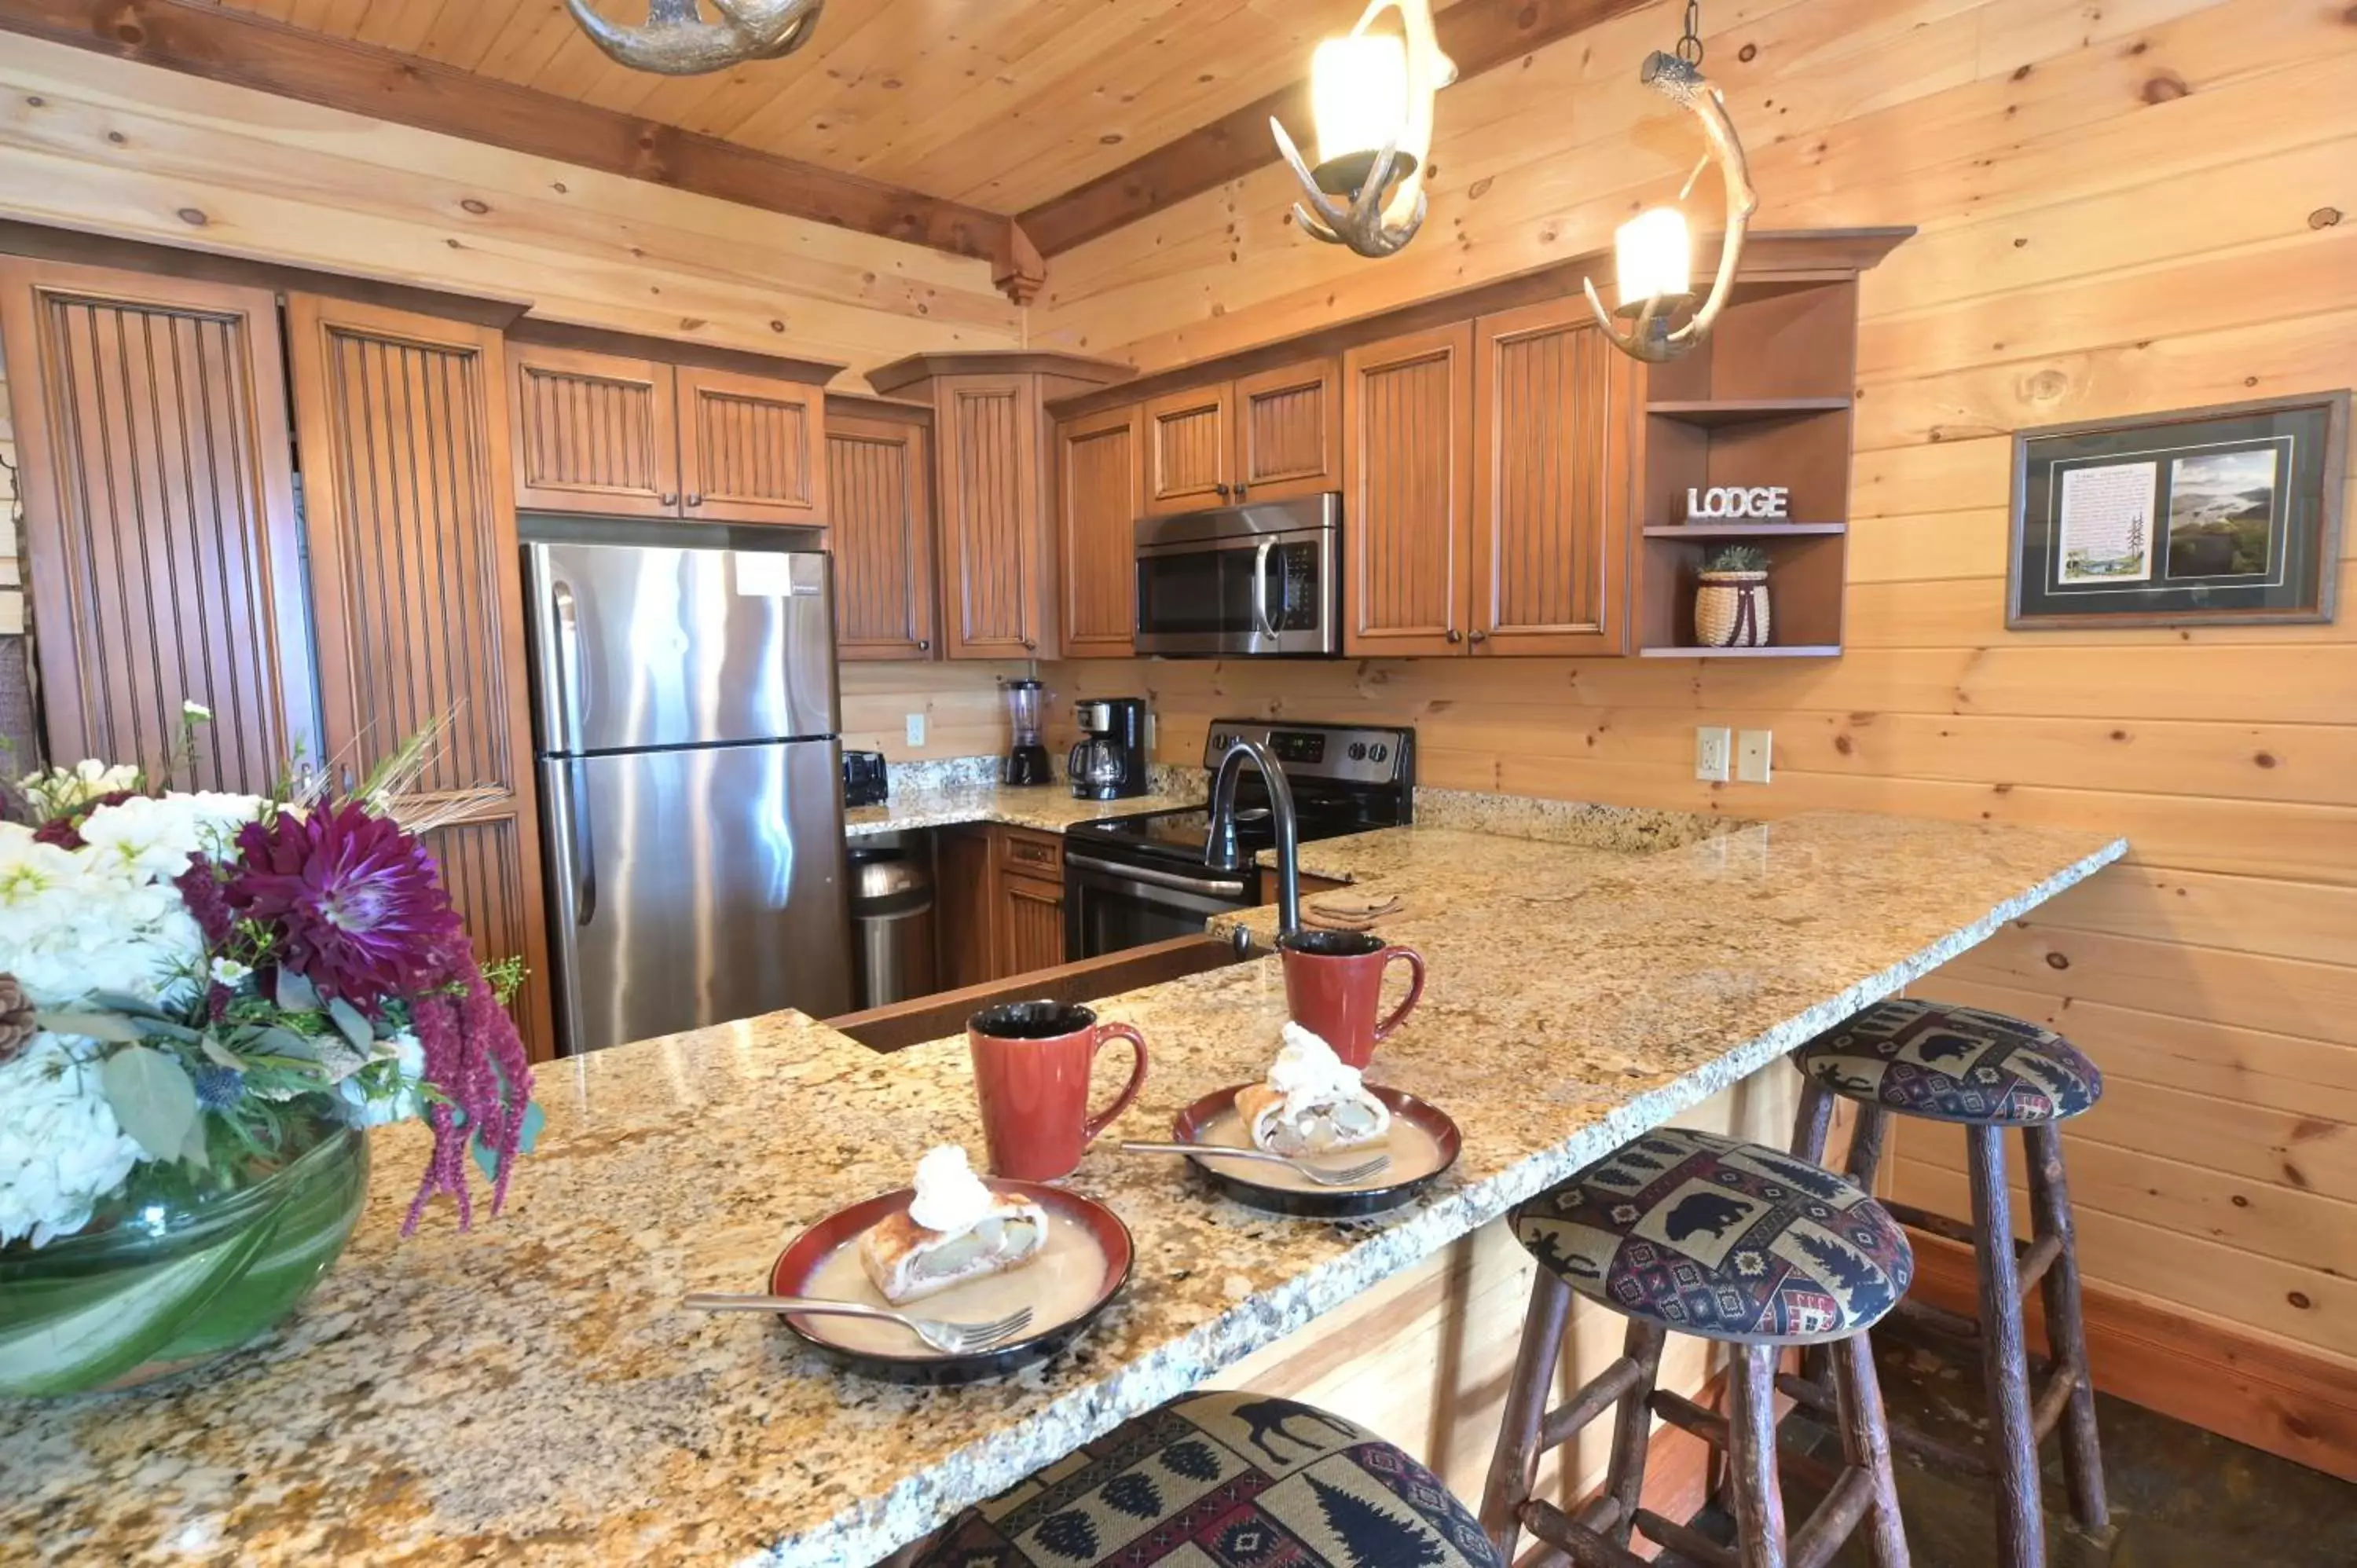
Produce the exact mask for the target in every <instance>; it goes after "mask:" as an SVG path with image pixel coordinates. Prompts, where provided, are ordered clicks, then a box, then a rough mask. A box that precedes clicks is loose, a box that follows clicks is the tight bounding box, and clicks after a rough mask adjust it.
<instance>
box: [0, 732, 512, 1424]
mask: <svg viewBox="0 0 2357 1568" xmlns="http://www.w3.org/2000/svg"><path fill="white" fill-rule="evenodd" d="M422 744H423V742H422V740H421V741H420V742H414V743H413V746H412V747H404V752H403V754H402V756H401V757H397V758H396V759H395V760H394V762H393V764H391V765H389V768H388V769H386V770H381V776H380V778H379V779H375V780H372V781H371V785H369V786H364V787H363V788H362V789H361V791H360V793H358V794H357V795H354V796H351V797H349V798H336V797H334V796H332V795H331V794H329V793H328V791H326V790H325V789H322V788H320V787H319V786H318V784H317V781H316V780H315V781H314V782H313V783H312V784H311V785H310V786H309V787H307V788H305V787H299V786H298V787H296V788H291V789H287V790H284V791H282V792H281V793H280V795H279V796H278V797H276V798H268V797H260V796H250V795H230V794H218V793H206V792H184V791H176V790H169V789H150V788H149V787H148V785H147V783H146V781H145V779H144V778H143V776H142V775H141V774H140V772H139V770H137V769H136V768H128V767H107V766H105V765H103V764H101V763H97V762H85V763H83V764H81V766H80V767H79V768H73V769H70V770H69V769H59V770H56V771H54V772H51V773H48V774H38V775H35V776H32V777H30V778H27V779H23V780H21V781H20V783H19V785H18V790H19V792H20V793H21V795H22V796H23V799H24V805H25V810H24V813H23V814H24V815H25V816H26V817H27V819H29V820H28V821H27V822H0V1394H48V1393H64V1392H73V1391H80V1390H84V1389H91V1388H100V1387H109V1386H120V1385H122V1384H124V1383H126V1382H132V1381H137V1380H142V1379H144V1378H146V1377H152V1376H156V1375H159V1374H160V1373H162V1372H164V1371H168V1370H171V1369H176V1368H178V1367H179V1366H184V1365H187V1364H189V1363H190V1362H193V1361H196V1360H199V1359H205V1358H207V1357H210V1356H212V1355H217V1354H220V1353H221V1352H223V1351H226V1350H229V1349H232V1348H236V1347H238V1346H240V1345H242V1344H244V1343H246V1342H248V1341H249V1340H251V1339H253V1338H254V1337H256V1336H258V1335H260V1334H261V1333H263V1332H264V1331H265V1330H267V1329H268V1328H270V1327H271V1326H274V1324H275V1323H276V1322H277V1321H278V1320H279V1319H280V1318H282V1317H283V1316H285V1314H286V1313H287V1312H288V1311H289V1310H291V1309H292V1308H293V1306H294V1305H295V1304H296V1302H297V1301H299V1300H300V1299H301V1298H302V1297H303V1296H304V1295H305V1294H307V1293H308V1292H309V1290H310V1289H311V1287H312V1286H313V1285H314V1284H316V1283H317V1282H318V1280H319V1278H320V1276H321V1275H322V1274H324V1273H326V1272H327V1270H328V1266H329V1265H331V1264H332V1263H333V1262H335V1260H336V1258H337V1256H338V1255H339V1253H340V1252H341V1251H342V1250H343V1246H344V1242H345V1240H347V1239H348V1238H349V1236H350V1233H351V1230H352V1227H353V1225H354V1224H355V1222H356V1221H357V1220H358V1219H359V1216H360V1209H361V1199H362V1197H363V1195H364V1191H365V1187H366V1175H367V1142H366V1139H365V1137H364V1136H363V1134H362V1132H361V1129H363V1128H365V1127H368V1126H371V1125H374V1124H377V1123H381V1122H390V1121H394V1120H397V1119H401V1118H404V1117H410V1116H423V1117H425V1120H426V1121H427V1122H428V1123H429V1124H430V1125H431V1127H432V1129H433V1134H434V1139H433V1154H432V1155H431V1158H430V1160H429V1162H428V1165H427V1168H426V1170H425V1177H424V1180H423V1181H422V1182H421V1184H420V1186H419V1188H418V1192H417V1197H416V1198H415V1200H414V1202H413V1203H412V1204H411V1206H410V1209H409V1214H408V1218H407V1221H406V1225H405V1227H404V1234H405V1233H406V1232H407V1230H412V1229H414V1227H415V1226H416V1224H417V1222H418V1220H419V1219H420V1218H421V1216H422V1215H423V1214H424V1212H425V1208H426V1206H427V1204H428V1202H429V1201H430V1200H431V1199H432V1198H433V1197H435V1196H436V1194H439V1193H447V1194H449V1195H451V1196H452V1197H454V1198H455V1199H456V1202H457V1210H458V1219H459V1224H460V1226H461V1228H464V1227H466V1226H467V1225H468V1223H469V1222H470V1221H471V1219H472V1213H473V1200H472V1196H471V1194H470V1191H469V1182H468V1172H467V1163H468V1152H469V1150H470V1149H471V1150H472V1152H473V1155H474V1157H475V1159H476V1160H477V1162H478V1163H479V1164H480V1165H482V1167H483V1169H484V1170H485V1172H486V1173H487V1175H488V1177H489V1180H490V1206H491V1209H492V1211H493V1212H494V1213H496V1212H497V1211H498V1209H499V1207H500V1203H501V1201H502V1200H503V1199H504V1198H505V1197H506V1193H507V1187H508V1181H509V1177H510V1176H511V1172H512V1167H513V1165H514V1161H515V1158H516V1156H517V1155H519V1154H521V1153H522V1152H524V1151H525V1150H526V1149H527V1148H528V1146H529V1144H530V1141H531V1138H532V1136H533V1133H534V1131H535V1130H536V1126H537V1119H538V1112H537V1110H536V1108H534V1107H533V1106H532V1105H531V1102H530V1094H531V1086H532V1077H531V1071H530V1069H529V1067H528V1066H527V1065H526V1061H525V1057H524V1052H523V1047H522V1041H521V1040H520V1039H519V1038H518V1037H517V1034H516V1030H515V1026H514V1024H513V1023H512V1022H511V1019H510V1018H509V1016H508V1014H507V1011H506V1008H505V1006H504V1002H505V1000H506V999H505V997H504V996H503V995H502V994H500V986H499V985H495V983H494V980H493V977H491V976H487V975H486V973H485V972H484V971H483V969H482V967H481V966H480V965H479V963H478V962H477V961H476V959H475V956H474V953H473V951H472V950H471V948H470V947H469V945H468V940H467V938H466V935H465V933H464V931H463V929H461V927H460V923H459V918H458V916H457V913H456V912H455V911H454V910H453V909H452V908H451V907H450V901H449V898H448V897H447V894H446V893H445V892H444V890H443V887H442V884H441V879H440V876H439V875H438V873H437V871H436V866H435V864H434V861H433V858H432V857H431V856H430V855H429V854H427V853H426V851H425V847H424V845H423V844H421V843H419V840H418V836H417V834H418V832H420V831H422V830H423V827H424V826H425V825H427V824H425V823H423V822H419V821H416V820H412V821H411V822H407V823H406V824H404V821H403V820H402V802H401V800H400V799H399V796H398V791H397V789H394V788H393V787H392V782H391V781H392V780H393V779H397V778H399V777H401V776H403V773H404V768H407V769H411V770H414V768H415V767H416V766H417V764H418V753H417V750H416V749H414V748H416V747H418V746H422ZM499 978H500V981H501V982H503V983H504V985H505V986H506V987H507V988H510V989H511V988H512V986H513V984H514V983H515V982H516V981H517V980H518V979H519V978H520V972H515V971H512V970H511V971H509V972H507V973H505V974H503V975H501V976H500V977H499Z"/></svg>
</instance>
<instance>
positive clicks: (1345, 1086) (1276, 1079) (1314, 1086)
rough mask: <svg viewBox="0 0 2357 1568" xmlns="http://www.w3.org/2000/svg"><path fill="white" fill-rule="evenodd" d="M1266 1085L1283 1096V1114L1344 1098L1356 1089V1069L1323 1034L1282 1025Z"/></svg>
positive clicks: (1295, 1026)
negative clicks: (1280, 1043) (1280, 1040)
mask: <svg viewBox="0 0 2357 1568" xmlns="http://www.w3.org/2000/svg"><path fill="white" fill-rule="evenodd" d="M1268 1086H1269V1088H1271V1089H1273V1090H1276V1092H1277V1093H1279V1094H1282V1095H1283V1096H1285V1113H1286V1115H1287V1116H1295V1115H1298V1114H1299V1113H1300V1112H1304V1111H1306V1110H1308V1109H1309V1108H1310V1107H1311V1106H1313V1105H1318V1104H1323V1103H1325V1102H1327V1101H1334V1100H1346V1099H1349V1098H1351V1096H1353V1095H1356V1094H1357V1093H1358V1092H1359V1069H1357V1068H1354V1067H1352V1066H1351V1065H1350V1064H1349V1063H1347V1062H1345V1061H1344V1060H1343V1059H1342V1058H1340V1057H1338V1056H1336V1055H1335V1054H1334V1047H1331V1046H1329V1045H1328V1044H1327V1043H1326V1041H1325V1038H1324V1036H1319V1035H1317V1034H1314V1033H1312V1032H1311V1031H1309V1030H1308V1029H1305V1028H1303V1027H1302V1026H1300V1025H1298V1024H1293V1023H1288V1024H1286V1026H1285V1044H1284V1045H1283V1046H1281V1047H1278V1049H1277V1053H1276V1060H1275V1062H1274V1063H1272V1064H1271V1065H1270V1067H1269V1069H1268Z"/></svg>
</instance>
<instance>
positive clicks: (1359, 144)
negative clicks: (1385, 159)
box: [1309, 33, 1415, 196]
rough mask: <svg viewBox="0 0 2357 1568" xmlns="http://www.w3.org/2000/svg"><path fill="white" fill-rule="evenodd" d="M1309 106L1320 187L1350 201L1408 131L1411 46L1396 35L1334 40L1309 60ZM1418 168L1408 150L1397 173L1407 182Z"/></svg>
mask: <svg viewBox="0 0 2357 1568" xmlns="http://www.w3.org/2000/svg"><path fill="white" fill-rule="evenodd" d="M1309 106H1310V113H1311V115H1312V117H1313V118H1314V119H1315V120H1316V121H1317V124H1318V170H1317V177H1318V187H1319V188H1321V189H1323V190H1326V191H1328V192H1329V193H1331V194H1333V195H1337V196H1347V195H1350V194H1351V193H1353V192H1355V191H1356V190H1357V189H1358V188H1359V185H1360V182H1361V181H1362V180H1364V179H1365V178H1366V177H1367V172H1368V170H1370V169H1371V168H1372V167H1373V166H1374V161H1375V158H1376V156H1378V155H1379V154H1381V153H1382V152H1383V148H1384V147H1386V146H1388V145H1391V144H1392V143H1394V142H1395V141H1397V140H1398V139H1399V137H1400V136H1401V134H1403V133H1404V132H1405V128H1406V126H1407V45H1406V43H1405V41H1404V40H1403V39H1401V38H1398V37H1397V36H1395V35H1394V34H1390V33H1354V34H1352V35H1351V36H1350V37H1348V38H1328V39H1327V40H1326V41H1325V42H1324V43H1322V44H1319V45H1318V49H1317V52H1316V53H1315V54H1313V55H1311V56H1310V57H1309ZM1414 165H1415V160H1414V158H1413V156H1411V155H1410V154H1408V153H1407V152H1406V151H1405V150H1403V152H1402V153H1401V155H1400V157H1399V160H1398V163H1397V164H1396V166H1394V173H1395V174H1397V175H1402V176H1404V175H1405V174H1407V173H1408V172H1409V171H1410V170H1411V169H1412V168H1413V167H1414Z"/></svg>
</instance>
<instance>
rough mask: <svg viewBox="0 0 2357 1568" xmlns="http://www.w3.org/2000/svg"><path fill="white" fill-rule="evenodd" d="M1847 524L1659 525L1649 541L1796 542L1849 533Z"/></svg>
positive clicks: (1649, 534)
mask: <svg viewBox="0 0 2357 1568" xmlns="http://www.w3.org/2000/svg"><path fill="white" fill-rule="evenodd" d="M1847 532H1849V524H1847V523H1846V522H1657V523H1653V524H1652V525H1651V526H1649V527H1648V528H1647V529H1646V530H1645V537H1646V538H1648V539H1797V538H1799V537H1800V536H1802V535H1803V534H1825V533H1847Z"/></svg>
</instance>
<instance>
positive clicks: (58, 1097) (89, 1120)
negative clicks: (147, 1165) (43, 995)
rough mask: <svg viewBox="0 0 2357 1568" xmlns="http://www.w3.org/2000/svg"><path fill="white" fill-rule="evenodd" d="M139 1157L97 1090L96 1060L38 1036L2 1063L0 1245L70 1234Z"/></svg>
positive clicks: (39, 1241)
mask: <svg viewBox="0 0 2357 1568" xmlns="http://www.w3.org/2000/svg"><path fill="white" fill-rule="evenodd" d="M142 1157H143V1156H142V1154H141V1151H140V1148H139V1145H138V1144H135V1143H134V1142H132V1141H131V1140H130V1139H129V1138H127V1137H125V1136H124V1133H123V1129H122V1127H121V1126H120V1125H118V1124H117V1123H116V1122H115V1120H114V1112H113V1110H112V1109H111V1108H110V1107H109V1106H108V1105H107V1103H106V1096H105V1095H104V1094H103V1093H102V1092H101V1091H100V1089H99V1084H98V1064H97V1062H96V1061H95V1060H87V1061H86V1060H83V1059H81V1058H79V1057H78V1056H77V1055H76V1054H75V1052H74V1051H73V1050H72V1049H71V1048H70V1047H69V1046H68V1044H67V1042H65V1041H64V1040H61V1039H59V1037H58V1036H55V1035H36V1036H33V1038H32V1040H31V1042H30V1043H29V1044H27V1047H25V1050H24V1052H23V1054H21V1055H20V1056H18V1057H17V1058H16V1060H14V1061H11V1062H6V1063H0V1246H5V1245H7V1244H8V1243H9V1242H12V1241H14V1240H16V1239H17V1238H19V1237H23V1236H29V1237H31V1238H32V1239H33V1245H34V1246H36V1247H42V1246H47V1245H48V1243H49V1242H50V1241H52V1240H56V1239H57V1238H58V1237H59V1236H70V1235H72V1234H73V1233H74V1232H75V1231H77V1230H81V1228H82V1227H83V1226H85V1225H87V1224H89V1223H90V1216H91V1209H92V1208H95V1207H96V1205H97V1204H98V1201H99V1200H100V1199H101V1198H103V1197H106V1196H107V1195H108V1194H109V1193H112V1192H113V1191H114V1189H115V1188H117V1187H121V1186H122V1185H123V1181H124V1177H125V1176H129V1175H130V1174H131V1167H132V1166H133V1165H136V1164H137V1163H138V1162H139V1160H140V1159H141V1158H142Z"/></svg>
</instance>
